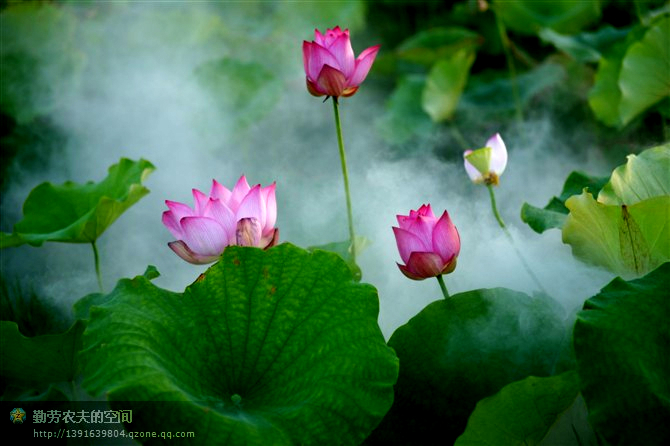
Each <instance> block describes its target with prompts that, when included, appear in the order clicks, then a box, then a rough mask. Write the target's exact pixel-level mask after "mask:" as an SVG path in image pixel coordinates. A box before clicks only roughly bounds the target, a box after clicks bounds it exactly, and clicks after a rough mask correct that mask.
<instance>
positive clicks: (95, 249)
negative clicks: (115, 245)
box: [91, 240, 105, 293]
mask: <svg viewBox="0 0 670 446" xmlns="http://www.w3.org/2000/svg"><path fill="white" fill-rule="evenodd" d="M91 246H92V247H93V259H94V260H95V274H96V275H97V276H98V286H99V287H100V292H101V293H104V292H105V291H104V289H103V288H102V275H101V274H100V258H99V257H98V247H97V246H96V245H95V240H94V241H92V242H91Z"/></svg>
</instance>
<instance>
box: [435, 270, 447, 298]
mask: <svg viewBox="0 0 670 446" xmlns="http://www.w3.org/2000/svg"><path fill="white" fill-rule="evenodd" d="M437 281H438V283H439V284H440V288H441V289H442V294H443V295H444V298H445V299H449V291H447V286H446V285H445V284H444V278H443V277H442V274H440V275H439V276H437Z"/></svg>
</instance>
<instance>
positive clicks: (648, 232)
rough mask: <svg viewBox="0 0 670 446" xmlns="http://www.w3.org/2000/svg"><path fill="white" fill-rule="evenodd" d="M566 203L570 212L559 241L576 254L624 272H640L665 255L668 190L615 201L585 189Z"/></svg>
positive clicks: (669, 254)
mask: <svg viewBox="0 0 670 446" xmlns="http://www.w3.org/2000/svg"><path fill="white" fill-rule="evenodd" d="M565 204H566V206H567V207H568V209H570V215H569V216H568V218H567V220H566V222H565V225H564V226H563V242H564V243H568V244H569V245H571V247H572V253H573V255H575V256H576V257H578V258H580V259H581V260H583V261H585V262H587V263H592V264H595V265H598V266H602V267H604V268H607V269H608V270H610V271H612V272H613V273H615V274H617V275H620V276H622V277H624V278H633V277H640V276H642V275H644V274H646V273H648V272H649V271H651V270H652V269H654V268H656V267H657V266H659V265H660V264H661V263H663V262H666V261H668V260H670V196H669V195H666V196H662V197H654V198H649V199H647V200H644V201H640V202H638V203H635V204H633V205H631V206H626V205H621V206H615V205H605V204H602V203H599V202H597V201H596V200H594V199H593V196H592V195H591V194H590V193H588V192H584V193H582V194H581V195H575V196H573V197H571V198H570V199H568V201H566V203H565Z"/></svg>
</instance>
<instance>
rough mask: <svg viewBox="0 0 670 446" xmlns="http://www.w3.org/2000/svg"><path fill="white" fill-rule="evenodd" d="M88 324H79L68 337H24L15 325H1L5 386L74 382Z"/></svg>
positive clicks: (1, 366) (0, 372) (0, 366)
mask: <svg viewBox="0 0 670 446" xmlns="http://www.w3.org/2000/svg"><path fill="white" fill-rule="evenodd" d="M84 328H85V324H84V323H83V322H82V321H79V320H78V321H76V322H75V323H74V325H72V326H71V327H70V328H69V329H68V330H67V331H66V332H65V333H60V334H49V335H42V336H35V337H31V338H28V337H25V336H23V335H22V334H21V333H20V332H19V327H18V325H17V324H16V322H10V321H2V322H0V347H1V348H0V351H2V361H0V376H2V378H3V380H5V381H6V382H16V383H25V384H31V383H53V382H59V381H71V380H72V379H73V378H74V377H75V375H76V373H77V353H78V352H79V350H80V348H81V334H82V333H83V331H84Z"/></svg>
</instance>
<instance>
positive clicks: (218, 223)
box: [163, 175, 279, 264]
mask: <svg viewBox="0 0 670 446" xmlns="http://www.w3.org/2000/svg"><path fill="white" fill-rule="evenodd" d="M193 199H194V201H195V207H194V208H193V209H192V208H191V207H189V206H187V205H185V204H183V203H177V202H175V201H170V200H165V204H167V207H168V208H169V209H170V210H169V211H165V212H163V224H164V225H165V226H166V227H167V228H168V230H169V231H170V232H171V233H172V235H173V236H174V237H175V238H176V239H177V240H176V241H174V242H170V243H168V245H169V246H170V248H171V249H172V250H173V251H174V252H175V253H176V254H177V255H178V256H179V257H181V258H182V259H184V260H186V261H187V262H190V263H194V264H204V263H211V262H214V261H216V260H217V259H218V258H219V256H220V255H221V253H222V252H223V250H224V249H225V248H226V246H229V245H240V246H257V247H260V248H263V249H265V248H269V247H270V246H274V245H275V244H276V243H277V240H278V238H279V229H276V228H275V227H274V225H275V221H276V220H277V200H276V197H275V183H272V184H271V185H270V186H267V187H261V185H260V184H257V185H256V186H254V187H249V183H247V179H246V178H245V177H244V175H242V176H241V177H240V179H239V180H238V181H237V184H235V187H234V188H233V190H232V191H230V190H228V189H227V188H225V187H224V186H222V185H221V184H219V183H218V182H217V181H216V180H212V189H211V190H210V192H209V196H207V195H205V194H204V193H202V192H200V191H199V190H197V189H193Z"/></svg>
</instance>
